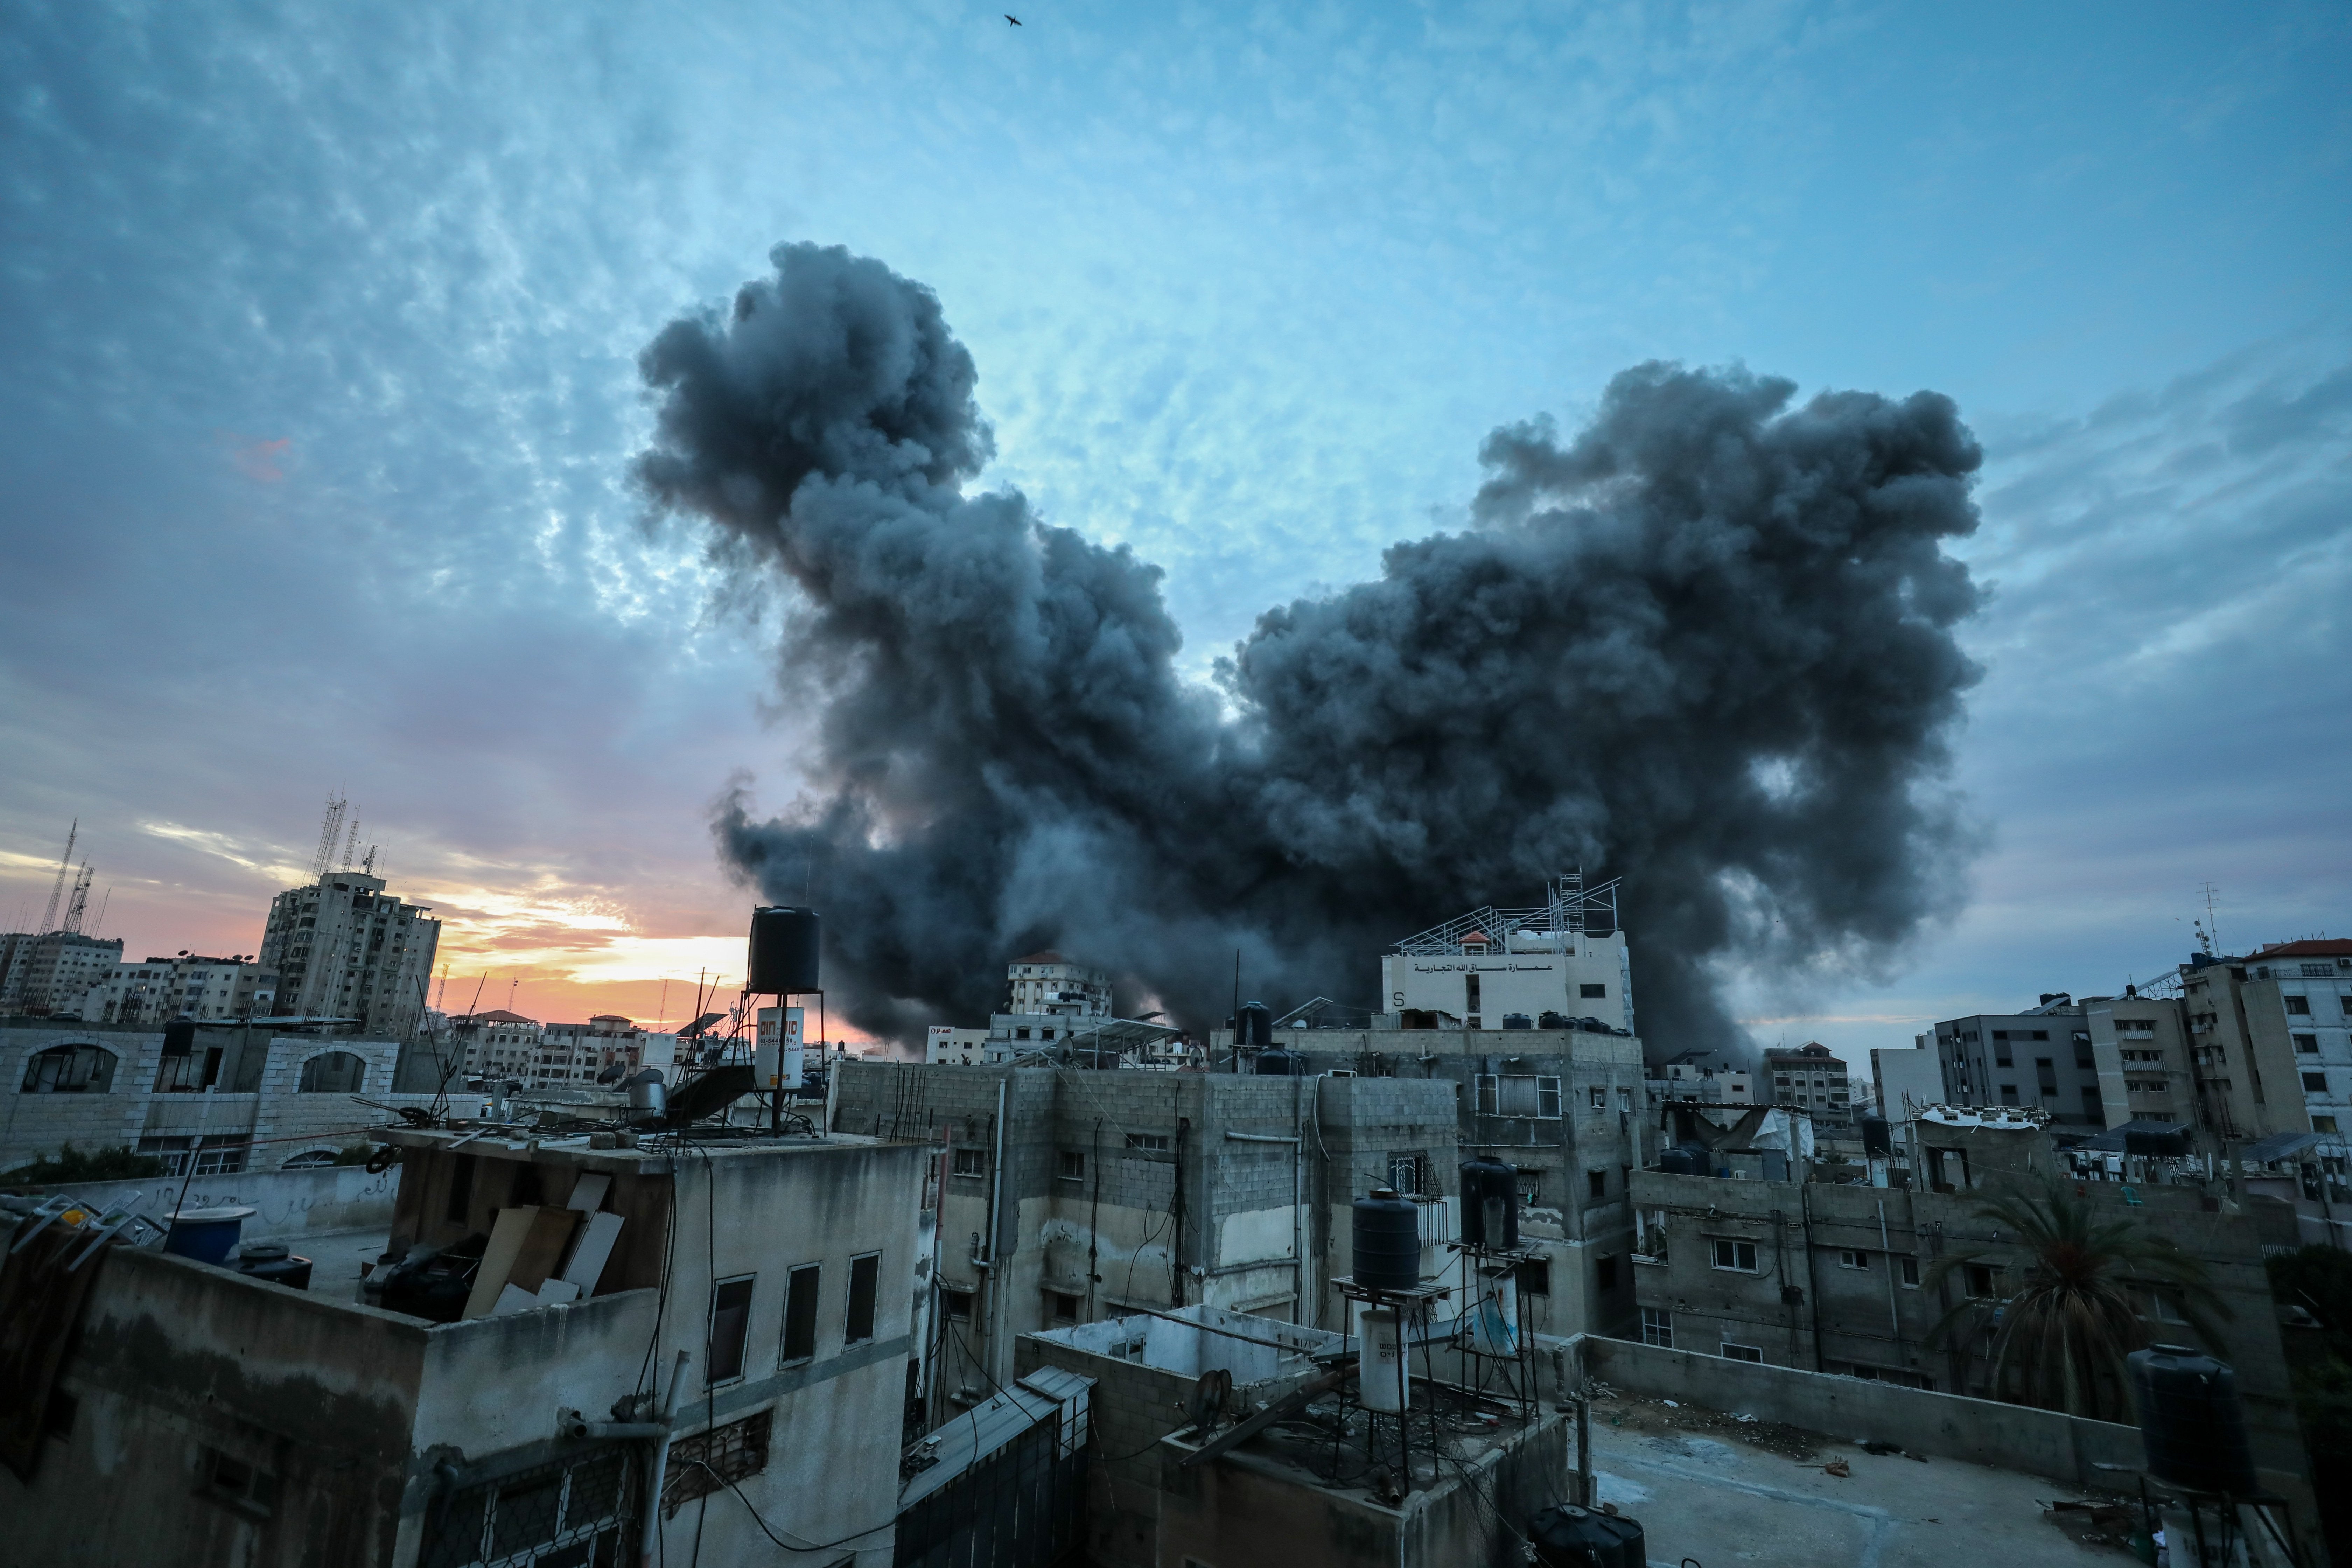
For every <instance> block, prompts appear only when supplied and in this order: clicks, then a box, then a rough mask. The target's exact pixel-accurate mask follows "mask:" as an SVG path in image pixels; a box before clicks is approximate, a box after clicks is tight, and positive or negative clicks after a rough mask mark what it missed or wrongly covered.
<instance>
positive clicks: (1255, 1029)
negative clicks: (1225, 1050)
mask: <svg viewBox="0 0 2352 1568" xmlns="http://www.w3.org/2000/svg"><path fill="white" fill-rule="evenodd" d="M1273 1044H1274V1009H1273V1008H1271V1007H1269V1006H1267V1005H1265V1003H1263V1002H1244V1003H1243V1004H1242V1010H1241V1012H1240V1013H1239V1014H1237V1015H1235V1016H1234V1045H1236V1046H1239V1047H1241V1048H1242V1049H1243V1050H1245V1051H1247V1050H1261V1051H1262V1050H1265V1049H1266V1048H1267V1047H1270V1046H1272V1045H1273Z"/></svg>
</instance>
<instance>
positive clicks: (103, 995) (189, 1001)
mask: <svg viewBox="0 0 2352 1568" xmlns="http://www.w3.org/2000/svg"><path fill="white" fill-rule="evenodd" d="M277 1006H278V976H277V975H276V974H274V973H271V972H270V971H268V970H267V969H264V968H263V967H262V966H261V965H260V964H258V963H254V962H253V961H252V960H251V959H249V958H247V957H246V956H244V955H243V954H236V955H233V956H231V957H228V958H207V957H205V956H204V955H202V954H199V953H191V952H184V953H181V954H180V955H179V956H178V957H176V958H162V957H149V958H145V959H142V960H141V961H140V962H139V963H128V962H125V963H118V964H117V965H115V969H114V973H111V974H110V975H107V976H105V977H104V978H102V979H100V981H99V982H98V983H97V984H94V985H92V986H91V987H90V988H89V991H88V992H87V993H85V994H83V996H82V998H81V1001H80V1004H79V1005H78V1006H76V1007H74V1008H72V1009H70V1011H72V1012H74V1013H77V1014H79V1016H81V1017H83V1018H85V1019H87V1020H88V1021H89V1022H90V1023H93V1024H163V1023H169V1022H170V1021H171V1020H172V1019H174V1018H194V1019H198V1020H200V1021H204V1022H212V1023H218V1022H222V1021H225V1020H228V1019H234V1018H266V1017H269V1016H272V1015H273V1014H274V1013H276V1011H277Z"/></svg>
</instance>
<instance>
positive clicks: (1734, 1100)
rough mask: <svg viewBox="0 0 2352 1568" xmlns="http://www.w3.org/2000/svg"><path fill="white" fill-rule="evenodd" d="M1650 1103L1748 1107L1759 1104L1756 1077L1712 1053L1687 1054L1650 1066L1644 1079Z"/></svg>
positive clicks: (1691, 1052) (1689, 1052)
mask: <svg viewBox="0 0 2352 1568" xmlns="http://www.w3.org/2000/svg"><path fill="white" fill-rule="evenodd" d="M1644 1087H1645V1088H1646V1089H1647V1090H1648V1094H1649V1102H1650V1104H1652V1105H1654V1106H1655V1105H1662V1104H1664V1102H1666V1101H1667V1100H1690V1101H1694V1102H1696V1103H1698V1104H1703V1105H1729V1106H1739V1107H1743V1108H1744V1107H1747V1106H1750V1105H1754V1104H1756V1103H1758V1101H1757V1099H1756V1082H1755V1075H1754V1074H1752V1073H1750V1072H1749V1071H1748V1069H1747V1068H1735V1067H1733V1066H1731V1065H1730V1064H1729V1063H1728V1062H1727V1061H1725V1060H1724V1059H1723V1058H1721V1057H1719V1056H1718V1055H1717V1054H1716V1053H1715V1052H1712V1051H1685V1052H1683V1053H1682V1054H1681V1055H1680V1056H1677V1057H1675V1058H1670V1059H1669V1060H1666V1061H1663V1062H1653V1063H1651V1064H1650V1066H1649V1068H1648V1069H1647V1072H1646V1074H1645V1076H1644Z"/></svg>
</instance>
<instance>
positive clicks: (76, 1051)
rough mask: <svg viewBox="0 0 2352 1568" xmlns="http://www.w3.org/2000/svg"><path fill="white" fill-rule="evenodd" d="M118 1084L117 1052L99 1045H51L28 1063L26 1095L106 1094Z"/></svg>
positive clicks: (25, 1082) (26, 1069) (21, 1090)
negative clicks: (115, 1058) (116, 1073)
mask: <svg viewBox="0 0 2352 1568" xmlns="http://www.w3.org/2000/svg"><path fill="white" fill-rule="evenodd" d="M113 1084H114V1053H113V1052H112V1051H110V1050H107V1049H105V1048H104V1047H99V1046H51V1047H49V1048H48V1049H47V1050H46V1051H39V1052H37V1053H35V1055H34V1057H33V1058H32V1060H30V1061H28V1062H26V1064H25V1081H24V1084H23V1085H22V1086H21V1088H20V1089H19V1092H20V1093H24V1094H104V1093H105V1092H106V1091H107V1090H108V1089H110V1088H112V1087H113Z"/></svg>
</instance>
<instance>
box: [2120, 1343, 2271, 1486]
mask: <svg viewBox="0 0 2352 1568" xmlns="http://www.w3.org/2000/svg"><path fill="white" fill-rule="evenodd" d="M2126 1359H2127V1360H2128V1361H2129V1363H2131V1375H2132V1401H2133V1403H2134V1404H2136V1405H2138V1406H2139V1435H2140V1442H2141V1443H2142V1445H2143V1446H2144V1447H2146V1448H2147V1473H2148V1474H2149V1475H2151V1476H2154V1477H2156V1478H2157V1479H2158V1480H2163V1481H2170V1482H2171V1483H2172V1484H2173V1485H2174V1486H2177V1487H2186V1488H2188V1489H2189V1490H2191V1491H2200V1492H2219V1493H2222V1494H2225V1495H2227V1496H2230V1497H2249V1496H2252V1494H2253V1493H2254V1492H2256V1491H2257V1490H2259V1488H2258V1487H2257V1486H2256V1485H2255V1483H2254V1458H2253V1453H2252V1450H2251V1449H2250V1448H2249V1447H2247V1446H2246V1413H2245V1410H2244V1407H2243V1406H2242V1405H2240V1404H2239V1403H2238V1374H2237V1373H2234V1372H2232V1371H2231V1370H2230V1368H2229V1367H2228V1366H2227V1365H2225V1364H2223V1363H2221V1362H2218V1361H2215V1360H2214V1359H2213V1358H2212V1357H2211V1356H2209V1355H2205V1354H2202V1353H2200V1352H2197V1351H2193V1350H2190V1349H2189V1348H2188V1347H2186V1346H2185V1345H2150V1346H2149V1347H2148V1348H2147V1349H2146V1350H2144V1351H2134V1352H2132V1353H2131V1354H2130V1356H2129V1357H2127V1358H2126Z"/></svg>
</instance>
